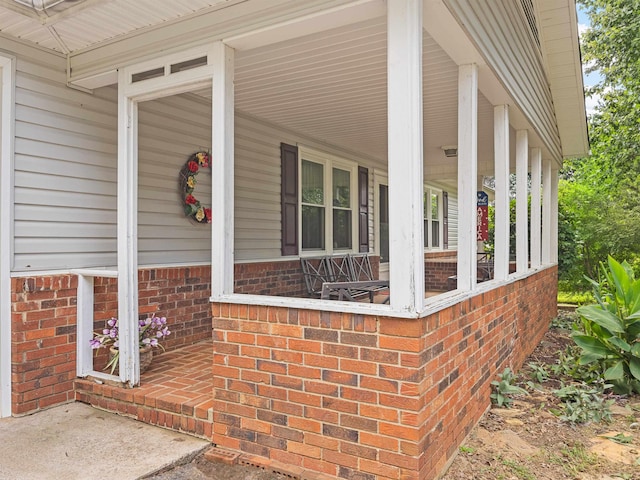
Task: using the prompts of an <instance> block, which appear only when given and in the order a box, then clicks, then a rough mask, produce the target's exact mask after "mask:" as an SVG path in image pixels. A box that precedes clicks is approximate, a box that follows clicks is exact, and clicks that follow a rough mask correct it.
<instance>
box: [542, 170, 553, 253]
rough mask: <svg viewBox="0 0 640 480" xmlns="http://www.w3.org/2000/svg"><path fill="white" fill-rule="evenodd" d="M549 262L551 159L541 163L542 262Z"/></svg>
mask: <svg viewBox="0 0 640 480" xmlns="http://www.w3.org/2000/svg"><path fill="white" fill-rule="evenodd" d="M550 263H551V160H545V161H544V162H543V164H542V264H543V265H549V264H550Z"/></svg>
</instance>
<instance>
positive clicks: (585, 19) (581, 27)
mask: <svg viewBox="0 0 640 480" xmlns="http://www.w3.org/2000/svg"><path fill="white" fill-rule="evenodd" d="M576 8H577V11H578V32H579V33H580V34H582V32H584V31H585V30H587V29H588V28H589V27H590V22H589V16H588V15H587V14H586V13H585V12H584V11H583V10H582V8H581V7H580V5H578V6H577V7H576ZM586 67H587V65H585V64H583V65H582V72H583V75H582V77H583V79H584V86H585V87H591V86H593V85H595V84H596V83H598V82H599V81H600V80H601V78H602V76H601V75H600V74H599V73H598V72H592V73H589V74H586V73H584V70H585V68H586ZM599 99H600V97H599V96H598V95H593V96H590V97H589V96H588V97H586V98H585V105H586V109H587V115H590V114H592V113H593V111H594V109H595V107H596V105H597V104H598V101H599Z"/></svg>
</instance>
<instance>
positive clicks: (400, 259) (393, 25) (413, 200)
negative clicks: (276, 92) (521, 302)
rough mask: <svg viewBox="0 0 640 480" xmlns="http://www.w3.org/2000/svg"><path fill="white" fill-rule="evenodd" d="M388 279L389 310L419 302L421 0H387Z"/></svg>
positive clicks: (421, 255) (413, 306) (421, 297)
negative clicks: (389, 292)
mask: <svg viewBox="0 0 640 480" xmlns="http://www.w3.org/2000/svg"><path fill="white" fill-rule="evenodd" d="M387 22H388V29H387V82H388V83H387V85H388V87H387V102H388V122H389V123H388V140H389V142H388V145H389V146H388V148H389V153H388V162H389V165H388V169H389V210H390V212H391V215H390V218H389V259H390V262H389V280H390V284H391V289H392V291H391V307H392V308H393V310H398V311H400V310H401V311H407V312H418V311H420V310H422V308H423V305H424V297H425V295H424V232H423V228H424V226H423V225H424V224H423V208H422V202H423V186H422V185H423V164H422V162H423V151H422V136H423V128H422V0H394V1H392V2H387Z"/></svg>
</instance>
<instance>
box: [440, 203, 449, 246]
mask: <svg viewBox="0 0 640 480" xmlns="http://www.w3.org/2000/svg"><path fill="white" fill-rule="evenodd" d="M442 230H443V232H442V248H443V249H445V250H448V249H449V193H448V192H442Z"/></svg>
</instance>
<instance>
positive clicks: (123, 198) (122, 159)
mask: <svg viewBox="0 0 640 480" xmlns="http://www.w3.org/2000/svg"><path fill="white" fill-rule="evenodd" d="M127 86H128V78H127V75H126V73H125V71H124V69H123V70H120V71H119V72H118V327H119V347H118V348H119V350H120V361H119V367H120V380H121V381H122V382H127V383H129V385H131V386H133V385H137V384H138V383H140V368H139V363H140V362H139V356H138V351H139V345H138V118H137V114H138V108H137V103H136V102H135V101H134V100H132V99H131V98H130V97H129V96H127Z"/></svg>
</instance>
